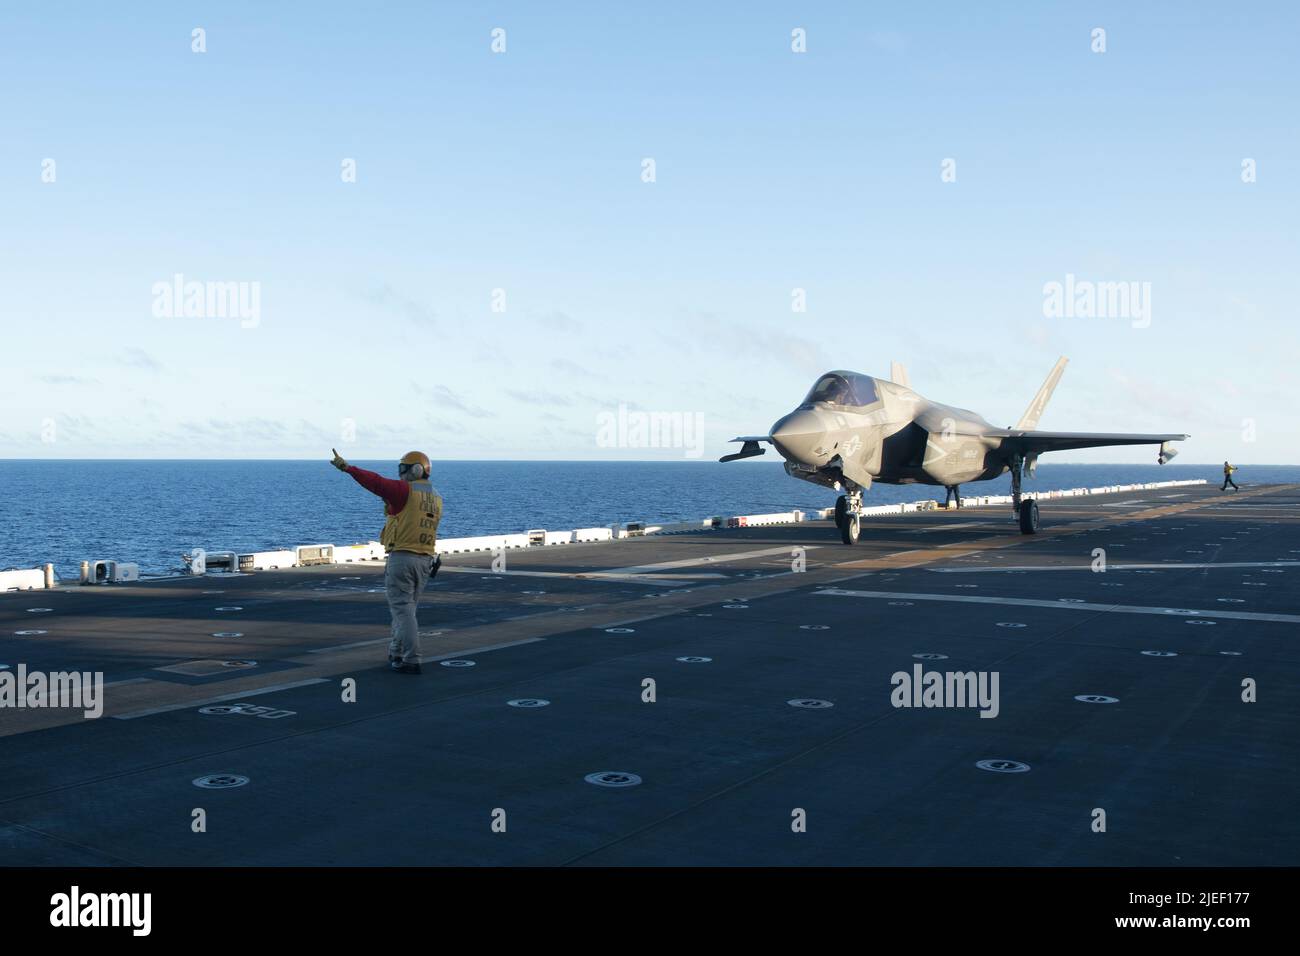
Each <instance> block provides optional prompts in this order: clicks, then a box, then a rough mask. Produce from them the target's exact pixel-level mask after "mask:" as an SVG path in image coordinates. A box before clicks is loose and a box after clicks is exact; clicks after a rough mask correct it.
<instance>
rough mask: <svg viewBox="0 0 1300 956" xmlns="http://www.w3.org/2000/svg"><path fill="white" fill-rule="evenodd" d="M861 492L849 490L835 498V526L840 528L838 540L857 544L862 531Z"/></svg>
mask: <svg viewBox="0 0 1300 956" xmlns="http://www.w3.org/2000/svg"><path fill="white" fill-rule="evenodd" d="M861 512H862V492H860V491H851V492H849V493H848V494H847V495H840V496H839V497H838V498H836V499H835V527H837V528H839V529H840V540H841V541H843V542H844V543H845V544H857V543H858V537H859V535H860V534H861V532H862V517H861Z"/></svg>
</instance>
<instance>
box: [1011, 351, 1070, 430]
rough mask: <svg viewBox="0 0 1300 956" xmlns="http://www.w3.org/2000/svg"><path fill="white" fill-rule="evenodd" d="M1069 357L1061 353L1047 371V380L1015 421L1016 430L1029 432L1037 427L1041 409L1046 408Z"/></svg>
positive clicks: (1041, 415) (1041, 413)
mask: <svg viewBox="0 0 1300 956" xmlns="http://www.w3.org/2000/svg"><path fill="white" fill-rule="evenodd" d="M1069 361H1070V360H1069V359H1068V358H1066V357H1065V356H1064V355H1062V356H1061V357H1060V358H1059V359H1057V360H1056V364H1055V365H1054V366H1052V371H1051V372H1050V373H1048V376H1047V380H1046V381H1045V382H1043V387H1042V388H1040V389H1039V390H1038V394H1037V395H1035V396H1034V400H1033V401H1032V402H1030V403H1029V407H1028V408H1026V409H1025V413H1024V414H1023V415H1021V416H1020V421H1018V422H1017V423H1016V428H1015V430H1016V431H1023V432H1031V431H1033V430H1034V429H1035V428H1037V427H1038V419H1040V418H1042V417H1043V410H1044V409H1045V408H1047V403H1048V401H1049V400H1050V399H1051V397H1052V392H1053V391H1054V390H1055V388H1056V383H1057V382H1059V381H1060V380H1061V373H1062V372H1064V371H1065V366H1066V365H1067V364H1069Z"/></svg>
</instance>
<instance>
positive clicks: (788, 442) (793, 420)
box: [768, 408, 826, 463]
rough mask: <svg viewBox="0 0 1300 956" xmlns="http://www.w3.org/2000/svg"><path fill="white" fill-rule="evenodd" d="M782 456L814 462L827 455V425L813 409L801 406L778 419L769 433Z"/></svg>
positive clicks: (793, 459)
mask: <svg viewBox="0 0 1300 956" xmlns="http://www.w3.org/2000/svg"><path fill="white" fill-rule="evenodd" d="M768 437H769V438H771V439H772V444H773V445H775V446H776V450H777V451H779V452H780V453H781V455H782V457H784V458H786V459H789V460H791V461H801V462H807V463H812V462H815V461H816V460H817V459H818V458H820V457H824V456H825V450H824V449H823V448H822V443H823V439H824V438H825V437H826V427H825V426H824V425H823V424H822V421H821V418H820V417H819V416H818V415H817V413H816V412H814V411H812V410H811V409H806V408H800V409H796V410H795V411H793V412H791V413H790V414H789V415H786V416H785V417H784V418H781V419H778V420H777V422H776V423H775V424H774V425H773V426H772V431H771V432H770V433H769V435H768Z"/></svg>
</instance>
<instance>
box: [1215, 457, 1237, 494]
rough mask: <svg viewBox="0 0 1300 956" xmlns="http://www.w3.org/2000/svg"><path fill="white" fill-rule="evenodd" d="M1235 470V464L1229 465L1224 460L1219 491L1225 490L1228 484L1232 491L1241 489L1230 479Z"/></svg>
mask: <svg viewBox="0 0 1300 956" xmlns="http://www.w3.org/2000/svg"><path fill="white" fill-rule="evenodd" d="M1236 470H1237V466H1236V465H1230V464H1228V463H1227V462H1226V461H1225V462H1224V463H1223V487H1222V488H1220V489H1219V490H1220V491H1227V490H1228V485H1232V490H1233V491H1241V489H1240V488H1238V487H1237V483H1236V482H1235V481H1233V480H1232V473H1233V472H1234V471H1236Z"/></svg>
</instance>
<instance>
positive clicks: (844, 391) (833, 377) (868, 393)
mask: <svg viewBox="0 0 1300 956" xmlns="http://www.w3.org/2000/svg"><path fill="white" fill-rule="evenodd" d="M879 400H880V396H879V395H877V394H876V383H875V380H874V379H873V378H872V377H871V376H870V375H859V374H858V373H857V372H827V373H826V374H825V375H823V376H822V377H821V378H819V379H817V384H816V385H814V386H813V387H812V391H810V392H809V393H808V397H807V398H805V399H804V403H805V404H810V403H812V402H829V403H830V404H832V405H848V406H853V407H861V406H863V405H874V404H875V403H876V402H877V401H879Z"/></svg>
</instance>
